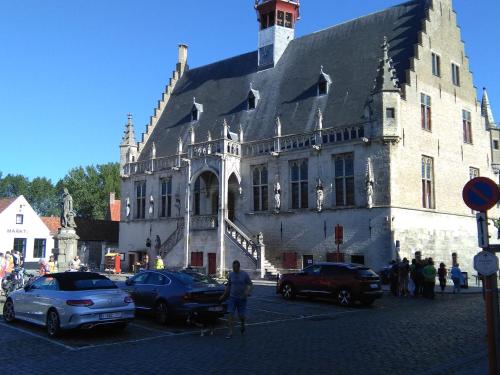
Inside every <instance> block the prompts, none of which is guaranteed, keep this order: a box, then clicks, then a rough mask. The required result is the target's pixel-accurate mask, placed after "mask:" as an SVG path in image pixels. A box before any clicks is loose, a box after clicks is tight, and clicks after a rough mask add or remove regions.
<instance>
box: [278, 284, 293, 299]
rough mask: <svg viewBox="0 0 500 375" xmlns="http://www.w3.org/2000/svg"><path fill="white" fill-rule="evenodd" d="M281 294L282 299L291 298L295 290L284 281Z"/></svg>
mask: <svg viewBox="0 0 500 375" xmlns="http://www.w3.org/2000/svg"><path fill="white" fill-rule="evenodd" d="M281 295H282V296H283V298H284V299H293V298H294V297H295V290H294V289H293V286H292V284H290V283H286V284H285V285H283V287H282V288H281Z"/></svg>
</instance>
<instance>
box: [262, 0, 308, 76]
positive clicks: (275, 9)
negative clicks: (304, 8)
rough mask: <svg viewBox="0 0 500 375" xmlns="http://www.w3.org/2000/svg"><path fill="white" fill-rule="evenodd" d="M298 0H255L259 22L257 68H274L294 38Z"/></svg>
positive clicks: (297, 16)
mask: <svg viewBox="0 0 500 375" xmlns="http://www.w3.org/2000/svg"><path fill="white" fill-rule="evenodd" d="M299 8H300V0H255V9H256V10H257V16H258V21H259V50H258V53H259V68H261V69H267V68H272V67H274V66H275V65H276V64H277V62H278V61H279V59H280V58H281V56H282V55H283V52H285V49H286V47H287V46H288V43H290V41H291V40H293V38H294V37H295V23H296V22H297V21H298V20H299Z"/></svg>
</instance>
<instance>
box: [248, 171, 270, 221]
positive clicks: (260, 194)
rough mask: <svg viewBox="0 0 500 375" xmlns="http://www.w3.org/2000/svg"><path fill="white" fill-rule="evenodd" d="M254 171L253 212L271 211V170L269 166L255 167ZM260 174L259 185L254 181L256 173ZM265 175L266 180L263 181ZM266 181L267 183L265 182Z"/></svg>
mask: <svg viewBox="0 0 500 375" xmlns="http://www.w3.org/2000/svg"><path fill="white" fill-rule="evenodd" d="M251 171H252V174H251V176H252V198H253V206H252V208H253V211H254V212H265V211H268V210H269V169H268V167H267V164H259V165H253V166H252V167H251ZM256 171H257V172H258V181H257V182H258V183H256V181H255V179H254V174H255V172H256ZM264 173H265V179H263V177H264ZM263 180H265V182H263Z"/></svg>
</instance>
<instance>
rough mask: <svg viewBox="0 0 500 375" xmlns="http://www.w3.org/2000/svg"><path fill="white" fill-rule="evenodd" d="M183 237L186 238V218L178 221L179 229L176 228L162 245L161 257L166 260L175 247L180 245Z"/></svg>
mask: <svg viewBox="0 0 500 375" xmlns="http://www.w3.org/2000/svg"><path fill="white" fill-rule="evenodd" d="M182 237H184V218H181V219H178V220H177V228H175V230H174V232H173V233H172V234H171V235H170V236H169V237H168V238H167V239H166V240H165V242H163V244H162V245H161V247H160V251H159V253H160V256H161V257H162V258H165V257H166V256H167V254H168V253H169V252H170V251H172V249H173V248H174V247H175V245H177V244H178V243H179V241H180V240H181V239H182Z"/></svg>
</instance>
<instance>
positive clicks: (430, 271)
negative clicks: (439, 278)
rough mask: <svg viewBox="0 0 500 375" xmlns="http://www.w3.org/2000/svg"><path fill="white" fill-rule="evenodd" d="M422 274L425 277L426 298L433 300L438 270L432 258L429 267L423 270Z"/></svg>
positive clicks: (428, 260)
mask: <svg viewBox="0 0 500 375" xmlns="http://www.w3.org/2000/svg"><path fill="white" fill-rule="evenodd" d="M422 274H423V277H424V297H426V298H430V299H433V298H434V288H435V287H436V268H435V267H434V262H433V260H432V258H429V259H427V265H426V266H425V267H424V268H423V270H422Z"/></svg>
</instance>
